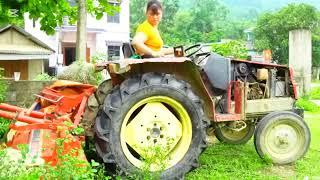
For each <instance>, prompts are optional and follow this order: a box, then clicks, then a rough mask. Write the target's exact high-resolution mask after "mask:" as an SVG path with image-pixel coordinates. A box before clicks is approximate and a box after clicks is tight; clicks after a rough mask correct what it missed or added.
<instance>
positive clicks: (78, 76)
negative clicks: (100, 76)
mask: <svg viewBox="0 0 320 180" xmlns="http://www.w3.org/2000/svg"><path fill="white" fill-rule="evenodd" d="M58 79H62V80H69V81H76V82H80V83H85V84H94V85H95V84H98V82H97V79H96V78H95V67H94V65H93V64H91V63H87V62H85V61H74V62H73V63H72V64H71V65H70V66H67V67H65V69H64V70H63V72H61V74H58Z"/></svg>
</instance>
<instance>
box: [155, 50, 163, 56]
mask: <svg viewBox="0 0 320 180" xmlns="http://www.w3.org/2000/svg"><path fill="white" fill-rule="evenodd" d="M152 56H153V57H163V56H164V53H163V52H162V51H154V52H152Z"/></svg>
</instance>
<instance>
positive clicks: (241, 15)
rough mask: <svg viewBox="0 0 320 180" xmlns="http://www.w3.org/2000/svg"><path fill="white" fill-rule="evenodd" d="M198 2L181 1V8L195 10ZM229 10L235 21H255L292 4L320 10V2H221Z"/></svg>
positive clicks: (261, 0)
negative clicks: (300, 4) (263, 14)
mask: <svg viewBox="0 0 320 180" xmlns="http://www.w3.org/2000/svg"><path fill="white" fill-rule="evenodd" d="M194 1H196V0H180V7H181V8H185V9H188V8H194V7H193V2H194ZM219 1H220V2H221V3H222V4H224V5H225V6H226V7H227V8H228V9H229V15H230V16H231V18H235V19H248V20H249V19H255V18H256V17H258V16H259V14H261V13H263V12H266V11H275V10H278V9H281V8H282V7H284V6H286V5H288V4H290V3H306V4H310V5H312V6H315V7H316V8H318V10H320V3H319V1H320V0H219Z"/></svg>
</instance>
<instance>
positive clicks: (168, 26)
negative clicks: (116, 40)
mask: <svg viewBox="0 0 320 180" xmlns="http://www.w3.org/2000/svg"><path fill="white" fill-rule="evenodd" d="M147 3H148V0H130V33H131V37H132V36H134V34H135V31H136V29H137V27H138V25H139V24H140V23H142V22H143V21H144V20H145V19H146V16H145V11H146V8H147V7H146V5H147ZM161 3H162V6H163V10H164V15H163V18H162V22H161V23H160V25H159V29H160V32H161V34H162V36H163V39H165V40H166V39H168V38H167V37H168V36H169V34H170V33H172V30H173V29H172V27H173V26H174V24H175V15H176V13H177V11H178V10H179V2H178V1H176V0H163V1H161ZM165 42H166V43H167V41H165Z"/></svg>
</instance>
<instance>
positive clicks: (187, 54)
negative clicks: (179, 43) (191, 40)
mask: <svg viewBox="0 0 320 180" xmlns="http://www.w3.org/2000/svg"><path fill="white" fill-rule="evenodd" d="M191 49H194V50H193V51H192V52H191V53H187V52H188V51H190V50H191ZM201 49H202V45H201V44H195V45H192V46H190V47H188V48H186V49H185V50H184V53H185V54H186V57H188V58H190V57H192V56H193V55H194V54H196V53H197V52H199V51H200V50H201Z"/></svg>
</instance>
